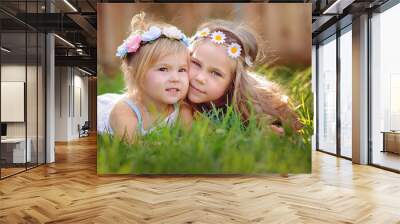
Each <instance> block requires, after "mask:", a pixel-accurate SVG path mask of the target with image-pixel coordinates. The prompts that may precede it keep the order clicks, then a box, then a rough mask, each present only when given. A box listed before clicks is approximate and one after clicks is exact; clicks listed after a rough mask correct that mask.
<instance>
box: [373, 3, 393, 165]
mask: <svg viewBox="0 0 400 224" xmlns="http://www.w3.org/2000/svg"><path fill="white" fill-rule="evenodd" d="M398 21H400V5H396V6H394V7H392V8H390V9H389V10H387V11H385V12H383V13H381V14H376V15H374V16H373V17H372V20H371V22H372V24H371V25H372V38H371V39H372V52H374V53H373V54H372V63H371V64H372V80H371V88H372V90H371V91H372V93H371V94H372V99H371V104H372V105H371V109H372V111H371V116H372V117H371V120H372V130H371V131H372V163H373V164H377V165H380V166H384V167H388V168H391V169H396V170H400V155H399V153H400V133H396V131H400V110H399V107H400V106H399V101H400V100H399V96H400V64H399V60H398V53H399V52H400V43H399V39H400V33H399V32H398V31H397V30H396V29H394V28H395V27H398ZM392 131H393V133H392ZM383 132H389V134H385V136H386V137H387V138H385V139H384V134H383ZM384 143H385V145H384Z"/></svg>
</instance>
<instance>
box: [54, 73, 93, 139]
mask: <svg viewBox="0 0 400 224" xmlns="http://www.w3.org/2000/svg"><path fill="white" fill-rule="evenodd" d="M83 75H84V74H83V73H82V72H80V71H79V70H77V69H76V68H72V67H56V83H55V85H56V93H55V119H56V122H55V123H56V134H55V140H56V141H70V140H74V139H77V138H79V133H78V124H80V125H81V126H82V125H83V124H84V122H85V121H87V120H88V78H87V77H85V76H83ZM79 95H80V97H79ZM79 101H81V102H79ZM80 106H81V107H82V108H81V110H82V112H81V113H80V108H79V107H80Z"/></svg>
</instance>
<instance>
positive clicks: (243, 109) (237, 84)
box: [192, 20, 302, 130]
mask: <svg viewBox="0 0 400 224" xmlns="http://www.w3.org/2000/svg"><path fill="white" fill-rule="evenodd" d="M204 28H208V29H209V30H210V32H213V31H223V32H224V33H225V35H226V41H227V42H236V43H238V44H239V45H240V46H241V48H242V53H241V57H238V58H237V59H236V60H237V63H236V68H235V69H234V70H233V71H234V74H233V75H234V76H233V80H232V83H231V84H230V85H229V87H228V88H227V90H226V92H225V94H224V96H223V98H225V103H224V105H222V106H226V105H232V106H233V108H234V109H235V110H236V111H237V112H238V113H239V114H240V116H241V119H242V121H243V122H246V121H248V119H249V117H250V115H251V114H252V113H253V114H254V115H255V116H256V118H257V119H259V120H263V121H267V122H269V123H270V124H279V125H280V124H282V123H288V124H290V125H291V126H292V127H293V128H294V129H295V130H298V129H300V128H301V126H302V125H301V123H300V122H299V120H298V116H297V115H296V113H295V112H294V109H293V107H292V106H291V105H290V103H289V100H288V97H287V96H286V95H284V94H283V91H282V89H281V87H280V86H279V85H278V84H276V83H274V82H271V81H269V80H267V79H266V78H265V77H264V76H261V75H259V74H256V73H255V72H254V71H253V66H249V65H248V63H245V57H246V56H247V57H249V58H250V59H251V61H253V62H254V63H253V64H257V62H259V61H261V60H262V59H263V54H262V52H261V50H260V48H259V40H260V38H259V37H258V36H257V35H256V34H255V32H253V31H252V30H251V29H250V28H249V27H246V26H245V25H243V24H237V23H234V22H230V21H226V20H212V21H209V22H205V23H203V24H201V25H200V26H199V28H198V30H202V29H204ZM203 41H205V39H201V38H200V39H198V40H195V41H194V43H193V46H192V52H193V50H195V49H196V47H197V46H199V45H200V44H202V42H203ZM227 56H228V55H227ZM193 107H194V108H195V109H196V110H204V108H210V104H209V102H208V103H202V104H197V105H193Z"/></svg>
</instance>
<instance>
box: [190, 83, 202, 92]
mask: <svg viewBox="0 0 400 224" xmlns="http://www.w3.org/2000/svg"><path fill="white" fill-rule="evenodd" d="M190 88H192V89H194V90H195V91H196V92H199V93H203V94H205V92H204V91H201V90H199V89H197V88H196V87H194V86H192V85H190Z"/></svg>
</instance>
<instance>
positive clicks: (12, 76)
mask: <svg viewBox="0 0 400 224" xmlns="http://www.w3.org/2000/svg"><path fill="white" fill-rule="evenodd" d="M25 38H26V35H25V32H23V33H2V34H1V45H2V47H6V48H7V49H9V51H8V52H6V51H1V54H2V55H1V87H0V88H1V123H2V125H3V126H4V127H5V129H6V133H5V135H4V136H3V137H2V140H1V161H2V163H1V166H2V170H1V175H2V178H3V177H6V176H9V175H12V174H15V173H18V172H21V171H23V170H25V166H26V164H25V163H26V162H27V161H30V157H31V151H30V147H29V144H28V145H27V144H26V120H25V90H26V43H25V41H26V39H25ZM27 148H28V150H26V149H27Z"/></svg>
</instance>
